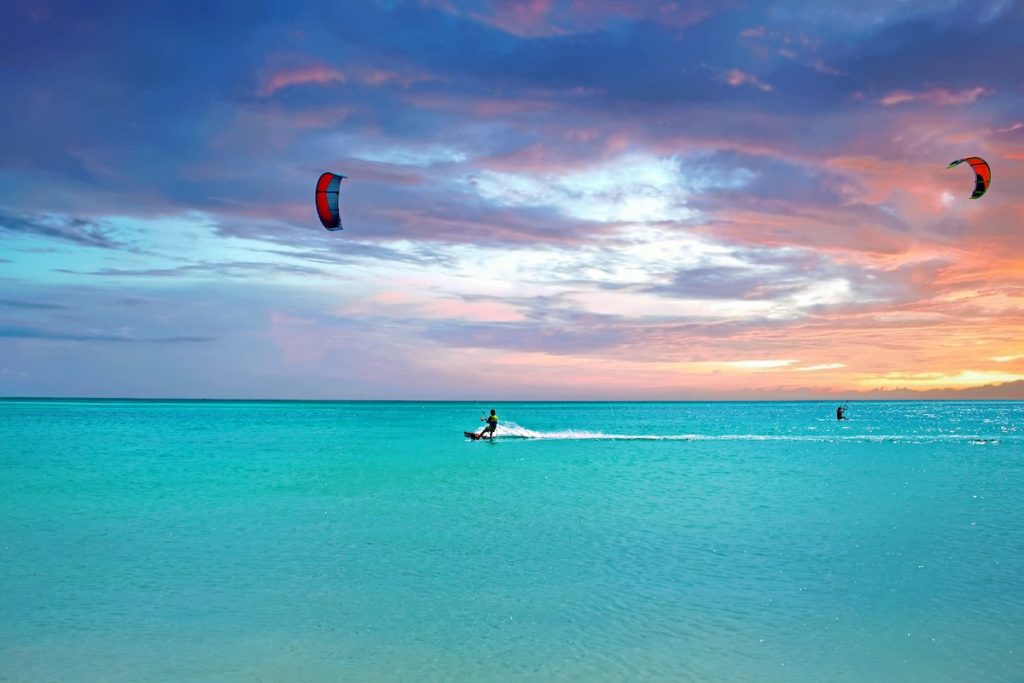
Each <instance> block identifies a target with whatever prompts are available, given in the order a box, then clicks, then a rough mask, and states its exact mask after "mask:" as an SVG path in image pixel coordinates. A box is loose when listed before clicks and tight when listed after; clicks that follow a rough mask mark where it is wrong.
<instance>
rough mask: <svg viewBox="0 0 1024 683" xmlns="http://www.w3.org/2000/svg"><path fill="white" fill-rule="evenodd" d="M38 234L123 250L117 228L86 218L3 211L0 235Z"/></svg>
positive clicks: (0, 213)
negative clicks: (19, 213)
mask: <svg viewBox="0 0 1024 683" xmlns="http://www.w3.org/2000/svg"><path fill="white" fill-rule="evenodd" d="M5 232H6V233H8V234H19V235H36V236H40V237H47V238H50V239H56V240H61V241H64V242H73V243H75V244H78V245H81V246H86V247H99V248H102V249H123V248H125V247H126V246H127V245H126V244H125V243H124V242H122V241H120V240H118V239H117V236H116V231H115V230H114V229H112V228H110V227H108V226H104V225H102V224H101V223H97V222H95V221H91V220H86V219H84V218H74V217H62V218H56V217H48V216H39V215H35V216H33V215H18V214H13V213H8V212H5V211H2V210H0V234H2V233H5Z"/></svg>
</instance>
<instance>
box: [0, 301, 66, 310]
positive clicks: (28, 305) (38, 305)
mask: <svg viewBox="0 0 1024 683" xmlns="http://www.w3.org/2000/svg"><path fill="white" fill-rule="evenodd" d="M0 307H3V308H15V309H20V310H27V311H59V310H65V309H67V306H64V305H62V304H52V303H42V302H38V301H15V300H12V299H0Z"/></svg>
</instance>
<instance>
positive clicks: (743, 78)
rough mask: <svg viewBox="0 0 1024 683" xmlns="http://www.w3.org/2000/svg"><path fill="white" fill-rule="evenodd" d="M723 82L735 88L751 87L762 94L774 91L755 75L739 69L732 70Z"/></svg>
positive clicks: (725, 75)
mask: <svg viewBox="0 0 1024 683" xmlns="http://www.w3.org/2000/svg"><path fill="white" fill-rule="evenodd" d="M722 80H724V81H725V82H726V83H728V84H729V85H731V86H733V87H734V88H735V87H737V86H740V85H751V86H753V87H755V88H757V89H758V90H760V91H762V92H771V91H772V86H771V85H770V84H768V83H765V82H764V81H762V80H761V79H760V78H758V77H757V76H755V75H754V74H749V73H746V72H744V71H740V70H739V69H730V70H729V71H727V72H726V73H725V74H724V75H723V76H722Z"/></svg>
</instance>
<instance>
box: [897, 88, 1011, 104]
mask: <svg viewBox="0 0 1024 683" xmlns="http://www.w3.org/2000/svg"><path fill="white" fill-rule="evenodd" d="M992 92H993V91H992V90H991V89H989V88H984V87H981V86H976V87H973V88H967V89H965V90H960V91H957V92H954V91H951V90H948V89H946V88H933V89H931V90H923V91H918V92H909V91H906V90H895V91H893V92H890V93H889V94H887V95H885V96H883V97H882V98H881V99H879V100H878V101H879V103H880V104H882V105H883V106H885V107H891V106H893V105H895V104H904V103H906V102H926V103H928V104H932V105H939V106H958V105H962V104H974V103H975V102H977V101H978V100H979V99H980V98H981V97H984V96H986V95H991V94H992Z"/></svg>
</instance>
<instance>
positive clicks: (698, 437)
mask: <svg viewBox="0 0 1024 683" xmlns="http://www.w3.org/2000/svg"><path fill="white" fill-rule="evenodd" d="M495 436H496V437H499V438H502V439H524V440H548V441H802V442H820V443H827V442H836V441H848V442H863V443H871V442H875V443H879V442H899V443H935V442H950V441H966V442H968V443H971V444H974V445H998V444H999V443H1000V441H1001V440H1002V439H1001V438H1000V437H992V436H980V435H977V434H696V433H687V434H614V433H607V432H592V431H586V430H575V429H565V430H559V431H552V432H540V431H536V430H533V429H527V428H526V427H522V426H520V425H518V424H516V423H515V422H512V421H508V420H506V421H505V422H503V423H501V424H500V425H498V429H497V430H496V432H495ZM1004 438H1005V437H1004Z"/></svg>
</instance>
